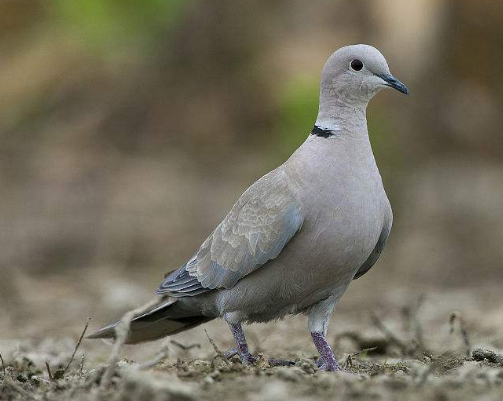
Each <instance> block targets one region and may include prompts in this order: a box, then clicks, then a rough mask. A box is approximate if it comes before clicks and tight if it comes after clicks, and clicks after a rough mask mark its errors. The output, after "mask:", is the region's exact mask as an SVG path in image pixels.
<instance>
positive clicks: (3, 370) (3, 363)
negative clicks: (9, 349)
mask: <svg viewBox="0 0 503 401" xmlns="http://www.w3.org/2000/svg"><path fill="white" fill-rule="evenodd" d="M0 361H1V362H2V372H3V373H4V375H5V362H4V361H3V357H2V354H0Z"/></svg>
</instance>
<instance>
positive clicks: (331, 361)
mask: <svg viewBox="0 0 503 401" xmlns="http://www.w3.org/2000/svg"><path fill="white" fill-rule="evenodd" d="M335 302H336V299H335V298H334V297H328V298H326V299H324V300H322V301H320V302H318V303H316V304H315V305H313V306H312V307H311V309H310V310H309V312H308V316H309V331H310V332H311V337H312V339H313V343H314V345H315V346H316V349H317V350H318V353H319V354H320V357H319V358H318V360H317V361H316V365H317V366H318V368H320V369H321V370H326V371H328V372H332V371H335V370H340V367H339V365H338V364H337V361H336V360H335V356H334V352H333V351H332V348H330V345H329V344H328V342H327V329H328V320H329V319H330V315H331V313H332V311H333V309H334V306H335Z"/></svg>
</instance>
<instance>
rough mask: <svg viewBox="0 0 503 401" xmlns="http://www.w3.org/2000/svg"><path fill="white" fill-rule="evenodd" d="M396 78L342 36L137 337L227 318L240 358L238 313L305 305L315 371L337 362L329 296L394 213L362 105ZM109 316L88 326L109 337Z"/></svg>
mask: <svg viewBox="0 0 503 401" xmlns="http://www.w3.org/2000/svg"><path fill="white" fill-rule="evenodd" d="M385 88H394V89H396V90H398V91H399V92H402V93H404V94H408V89H407V87H406V86H405V85H404V84H403V83H401V82H400V81H399V80H398V79H396V78H395V77H394V76H393V75H391V73H390V70H389V67H388V63H387V62H386V59H385V58H384V56H383V55H382V54H381V53H380V52H379V51H378V50H377V49H376V48H374V47H372V46H369V45H363V44H359V45H351V46H345V47H342V48H340V49H338V50H337V51H335V52H334V53H333V54H332V55H331V56H330V57H329V59H328V61H327V62H326V64H325V66H324V67H323V71H322V75H321V82H320V97H319V111H318V116H317V119H316V122H315V124H314V127H313V129H312V131H311V132H310V134H309V135H308V137H307V139H306V140H305V142H304V143H303V144H302V145H301V146H300V147H299V148H298V149H297V150H296V151H295V152H294V153H293V154H292V155H291V156H290V158H288V160H287V161H286V162H284V163H283V164H282V165H280V166H279V167H278V168H276V169H275V170H273V171H271V172H269V173H268V174H266V175H264V176H263V177H262V178H260V179H258V180H257V181H256V182H255V183H254V184H252V185H251V186H250V187H249V188H248V189H247V190H246V191H245V192H244V193H243V194H242V195H241V197H240V198H239V199H238V200H237V202H236V203H235V204H234V206H233V207H232V209H231V210H230V212H229V213H228V214H227V216H226V217H225V218H224V219H223V221H222V222H221V223H220V224H219V225H218V226H217V227H216V228H215V230H214V231H213V232H212V233H211V234H210V235H209V236H208V237H207V239H206V240H205V241H204V242H203V244H202V245H201V246H200V248H199V249H198V250H197V251H196V252H195V253H194V255H193V256H192V257H191V258H190V259H189V260H188V262H187V263H186V264H184V265H183V266H181V267H180V268H178V269H177V270H175V271H173V272H171V273H170V274H168V275H167V276H166V278H165V280H164V281H163V282H162V284H161V285H160V286H159V288H158V289H157V291H156V293H157V295H158V296H159V297H160V299H159V304H158V305H157V306H155V307H154V308H153V309H152V310H150V311H148V312H146V313H144V314H142V315H141V316H139V317H137V318H136V319H134V320H133V321H132V323H131V326H130V332H129V335H128V338H127V342H128V343H138V342H142V341H149V340H155V339H159V338H162V337H165V336H169V335H173V334H176V333H179V332H182V331H185V330H188V329H191V328H193V327H196V326H198V325H200V324H202V323H205V322H208V321H210V320H212V319H215V318H223V319H224V320H225V321H226V322H227V324H228V325H229V327H230V331H231V332H232V335H233V337H234V339H235V342H236V348H235V349H233V350H231V351H230V354H233V353H234V354H236V353H237V354H238V355H239V357H240V358H241V361H242V362H243V363H244V364H250V363H253V362H255V361H256V357H255V356H253V354H252V353H250V350H249V347H248V344H247V341H246V337H245V334H244V331H243V328H242V325H243V324H247V323H254V322H269V321H272V320H277V319H282V318H284V317H285V316H287V315H294V314H304V315H307V320H308V327H309V331H310V333H311V338H312V341H313V343H314V346H315V347H316V349H317V351H318V353H319V358H318V360H317V365H318V367H319V368H320V369H322V370H326V371H336V370H339V369H340V367H339V365H338V363H337V360H336V358H335V356H334V352H333V350H332V348H331V347H330V345H329V343H328V341H327V329H328V323H329V319H330V317H331V314H332V311H333V309H334V306H335V305H336V304H337V302H338V301H339V299H340V298H341V296H342V295H343V294H344V292H345V291H346V289H347V288H348V286H349V284H350V283H351V282H352V281H353V280H355V279H357V278H359V277H361V276H363V275H364V274H365V273H367V272H368V271H369V270H370V268H372V266H373V265H374V264H375V263H376V261H377V260H378V258H379V256H380V255H381V252H382V251H383V248H384V246H385V244H386V241H387V239H388V236H389V234H390V231H391V225H392V221H393V214H392V210H391V206H390V202H389V200H388V197H387V195H386V192H385V190H384V187H383V182H382V179H381V176H380V173H379V170H378V168H377V165H376V161H375V158H374V155H373V152H372V147H371V143H370V139H369V133H368V129H367V120H366V109H367V105H368V103H369V101H370V100H371V99H372V98H373V97H374V95H376V94H377V93H378V92H379V91H381V90H382V89H385ZM117 324H118V322H115V323H112V324H110V325H108V326H105V327H103V328H102V329H100V330H98V331H97V332H96V333H94V334H92V335H91V336H90V337H91V338H113V337H114V334H115V333H114V328H115V326H116V325H117Z"/></svg>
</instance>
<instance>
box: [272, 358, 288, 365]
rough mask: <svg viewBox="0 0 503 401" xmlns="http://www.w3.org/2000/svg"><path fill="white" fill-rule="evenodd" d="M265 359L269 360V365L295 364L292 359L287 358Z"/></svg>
mask: <svg viewBox="0 0 503 401" xmlns="http://www.w3.org/2000/svg"><path fill="white" fill-rule="evenodd" d="M267 361H268V362H269V365H271V366H293V365H295V362H294V361H290V360H288V359H275V358H270V359H268V360H267Z"/></svg>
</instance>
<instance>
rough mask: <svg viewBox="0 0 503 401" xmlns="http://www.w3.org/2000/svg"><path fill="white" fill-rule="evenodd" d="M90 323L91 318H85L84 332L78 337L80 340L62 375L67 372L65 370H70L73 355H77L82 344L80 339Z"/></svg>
mask: <svg viewBox="0 0 503 401" xmlns="http://www.w3.org/2000/svg"><path fill="white" fill-rule="evenodd" d="M90 321H91V318H90V317H88V318H87V321H86V325H85V326H84V330H82V334H81V335H80V338H79V341H77V344H76V345H75V349H74V350H73V354H72V356H71V358H70V360H69V361H68V364H67V365H66V367H65V368H64V369H63V375H64V374H65V373H66V372H67V370H68V369H69V368H70V365H71V364H72V362H73V359H74V358H75V354H76V353H77V350H78V349H79V347H80V344H81V343H82V339H83V338H84V335H85V334H86V331H87V327H88V326H89V322H90Z"/></svg>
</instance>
